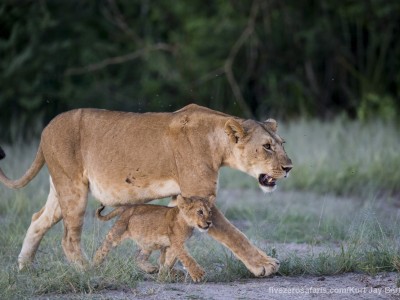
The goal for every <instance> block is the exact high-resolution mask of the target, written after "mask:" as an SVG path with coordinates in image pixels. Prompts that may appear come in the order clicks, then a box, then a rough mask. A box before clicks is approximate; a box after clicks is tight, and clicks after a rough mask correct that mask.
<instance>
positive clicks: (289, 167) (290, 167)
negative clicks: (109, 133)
mask: <svg viewBox="0 0 400 300" xmlns="http://www.w3.org/2000/svg"><path fill="white" fill-rule="evenodd" d="M292 168H293V167H292V166H282V170H283V171H285V172H286V173H289V171H290V170H291V169H292Z"/></svg>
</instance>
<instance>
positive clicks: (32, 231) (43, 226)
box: [18, 177, 62, 270]
mask: <svg viewBox="0 0 400 300" xmlns="http://www.w3.org/2000/svg"><path fill="white" fill-rule="evenodd" d="M61 218H62V215H61V209H60V205H59V204H58V199H57V193H56V192H55V190H54V185H53V182H52V180H51V177H50V192H49V195H48V197H47V202H46V204H45V206H43V208H42V209H41V210H40V211H39V212H37V213H35V214H33V216H32V222H31V225H30V226H29V228H28V231H27V233H26V236H25V239H24V242H23V244H22V248H21V252H20V254H19V255H18V265H19V269H20V270H21V269H23V268H25V267H28V266H29V265H30V264H31V263H32V261H33V259H34V257H35V254H36V251H37V249H38V247H39V244H40V241H41V240H42V238H43V236H44V235H45V233H46V232H47V231H48V230H49V229H50V228H51V227H52V226H53V225H54V224H56V223H58V222H59V221H60V220H61Z"/></svg>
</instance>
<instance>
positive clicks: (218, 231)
mask: <svg viewBox="0 0 400 300" xmlns="http://www.w3.org/2000/svg"><path fill="white" fill-rule="evenodd" d="M212 217H213V226H212V227H211V228H210V229H209V230H208V233H209V234H210V235H211V236H212V237H213V238H214V239H215V240H217V241H218V242H220V243H222V244H223V245H225V246H226V247H228V248H229V249H230V250H231V251H232V252H233V254H235V256H236V257H237V258H239V259H240V260H241V261H242V262H243V263H244V265H245V266H246V267H247V269H249V270H250V272H252V273H253V274H254V275H255V276H257V277H263V276H268V275H271V274H273V273H276V272H277V271H278V269H279V261H278V260H276V259H275V258H273V257H270V256H268V255H267V254H265V253H264V252H263V251H261V250H260V249H258V248H257V247H255V246H254V245H252V244H251V243H250V241H249V240H248V239H247V237H246V236H245V235H244V234H243V233H242V232H240V231H239V230H238V229H237V228H236V227H235V226H233V225H232V224H231V223H230V222H229V221H228V220H227V219H226V218H225V217H224V215H223V214H222V213H221V212H220V211H219V210H218V209H217V208H216V207H215V206H213V208H212Z"/></svg>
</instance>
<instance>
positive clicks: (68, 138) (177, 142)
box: [0, 104, 292, 276]
mask: <svg viewBox="0 0 400 300" xmlns="http://www.w3.org/2000/svg"><path fill="white" fill-rule="evenodd" d="M276 129H277V124H276V121H275V120H272V119H268V120H266V121H265V122H257V121H253V120H244V119H240V118H235V117H232V116H230V115H227V114H223V113H220V112H217V111H214V110H211V109H208V108H205V107H201V106H197V105H194V104H191V105H188V106H186V107H184V108H183V109H181V110H178V111H176V112H172V113H143V114H137V113H127V112H114V111H106V110H99V109H77V110H72V111H69V112H65V113H62V114H60V115H59V116H57V117H56V118H54V119H53V120H52V121H51V122H50V123H49V124H48V125H47V127H46V128H45V129H44V130H43V133H42V137H41V140H40V144H39V149H38V152H37V154H36V158H35V160H34V161H33V163H32V165H31V167H30V168H29V169H28V170H27V171H26V173H25V174H24V175H23V176H22V177H21V178H20V179H18V180H10V179H8V178H7V177H6V176H5V174H4V173H3V172H2V171H1V169H0V182H2V183H4V184H5V185H6V186H8V187H10V188H21V187H24V186H25V185H26V184H28V183H29V182H30V181H31V180H32V178H33V177H35V176H36V174H37V173H38V172H39V170H40V169H41V168H42V167H43V165H44V164H45V163H46V164H47V168H48V170H49V173H50V193H49V196H48V198H47V202H46V204H45V205H44V206H43V208H42V209H41V210H40V211H39V212H37V213H35V214H34V215H33V216H32V223H31V225H30V226H29V229H28V232H27V234H26V237H25V239H24V242H23V245H22V249H21V252H20V254H19V257H18V262H19V267H20V268H23V267H24V266H26V265H29V264H30V263H31V262H32V260H33V258H34V256H35V253H36V250H37V248H38V246H39V243H40V241H41V239H42V237H43V235H44V234H45V233H46V232H47V231H48V230H49V229H50V228H51V227H52V226H53V225H54V224H55V223H57V222H59V221H60V220H61V219H63V221H64V236H63V239H62V246H63V249H64V252H65V255H66V256H67V258H68V260H70V261H72V262H75V263H76V264H77V265H78V266H84V265H85V264H86V259H85V258H84V256H83V253H82V250H81V245H80V241H81V233H82V225H83V217H84V215H85V210H86V204H87V194H88V191H91V192H92V194H93V195H94V196H95V197H96V198H97V199H98V200H100V201H101V202H102V203H103V204H104V205H108V206H115V205H123V204H134V203H145V202H149V201H151V200H153V199H157V198H163V197H168V196H176V195H178V194H181V195H183V196H184V197H187V198H190V197H191V196H200V197H204V198H208V197H209V196H210V195H216V189H217V181H218V171H219V168H221V167H222V166H228V167H231V168H235V169H238V170H241V171H243V172H246V173H247V174H250V175H251V176H253V177H254V178H256V179H257V180H258V183H259V185H260V187H261V188H262V189H263V190H264V191H267V192H270V191H272V190H273V189H274V188H275V185H276V181H277V179H279V178H283V177H286V176H287V175H288V173H289V171H290V170H291V168H292V161H291V160H290V159H289V157H288V156H287V155H286V153H285V150H284V148H283V140H282V139H281V138H280V137H279V135H278V134H277V133H276ZM200 178H201V180H200ZM212 215H213V224H214V226H213V227H212V228H210V230H209V231H208V234H210V235H211V236H212V237H213V238H214V239H216V240H217V241H219V242H220V243H222V244H224V245H225V246H226V247H228V248H229V249H230V250H231V251H232V252H233V253H234V254H235V256H236V257H238V258H239V259H240V260H241V261H242V262H243V263H244V264H245V265H246V267H247V268H248V269H249V270H250V271H251V272H252V273H253V274H254V275H256V276H267V275H269V274H271V273H274V272H276V271H277V270H278V267H279V263H278V262H277V260H275V259H274V258H271V257H269V256H267V255H266V254H265V253H264V252H263V251H261V250H260V249H259V248H257V247H255V246H254V245H252V244H251V243H250V241H249V240H248V239H247V238H246V236H245V235H244V234H242V233H241V232H240V231H239V230H238V229H236V228H235V227H234V226H233V225H232V224H231V223H229V221H228V220H227V219H226V218H225V217H224V216H223V214H222V213H221V212H220V211H219V210H218V209H217V208H216V207H215V206H213V207H212Z"/></svg>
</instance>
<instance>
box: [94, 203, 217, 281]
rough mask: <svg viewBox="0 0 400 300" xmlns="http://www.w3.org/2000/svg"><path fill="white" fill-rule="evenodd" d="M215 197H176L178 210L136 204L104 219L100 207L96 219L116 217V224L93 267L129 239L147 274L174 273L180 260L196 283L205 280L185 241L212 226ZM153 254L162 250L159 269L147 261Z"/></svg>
mask: <svg viewBox="0 0 400 300" xmlns="http://www.w3.org/2000/svg"><path fill="white" fill-rule="evenodd" d="M214 200H215V197H214V196H211V197H210V198H209V199H204V198H200V197H191V198H184V197H182V196H180V195H178V196H177V205H178V206H177V207H166V206H161V205H149V204H137V205H126V206H121V207H119V208H116V209H114V210H113V211H112V212H110V213H109V214H108V215H105V216H102V215H101V211H102V210H103V209H104V206H101V207H100V208H98V209H97V211H96V216H97V218H99V219H100V220H102V221H108V220H110V219H112V218H114V217H115V216H119V219H118V220H117V221H116V222H115V224H114V225H113V227H112V228H111V230H110V231H109V233H108V234H107V236H106V238H105V240H104V242H103V244H102V245H101V246H100V247H99V249H98V250H97V251H96V254H95V256H94V259H93V264H94V265H95V266H98V265H99V264H101V263H102V262H103V260H104V258H105V257H106V255H107V253H108V252H109V251H110V250H111V249H112V248H113V247H116V246H118V245H119V244H120V243H121V242H122V241H123V240H125V239H127V238H130V239H132V240H134V241H136V243H137V244H138V246H139V248H140V249H139V250H138V253H137V254H136V259H137V264H138V266H139V267H140V268H141V269H142V270H143V271H145V272H147V273H154V272H157V271H159V274H160V275H161V274H162V273H164V272H166V271H167V272H170V271H173V270H172V268H173V266H174V265H175V262H176V260H177V259H179V260H180V261H181V262H182V264H183V266H184V267H185V268H186V269H187V270H188V272H189V274H190V277H191V278H192V279H193V281H194V282H199V281H201V280H202V279H203V277H204V270H203V269H202V268H201V267H200V266H199V265H198V264H197V262H196V261H195V260H194V258H193V257H191V256H190V254H189V253H188V252H187V250H186V249H185V245H184V243H185V241H186V240H187V239H188V238H189V237H190V236H191V235H192V232H193V229H194V228H198V229H199V230H200V231H203V232H204V231H207V230H208V229H209V228H210V226H212V222H211V204H212V203H214ZM154 250H160V251H161V254H160V269H158V268H157V267H155V266H154V265H152V264H151V263H150V262H149V261H148V259H149V257H150V255H151V253H152V251H154Z"/></svg>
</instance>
